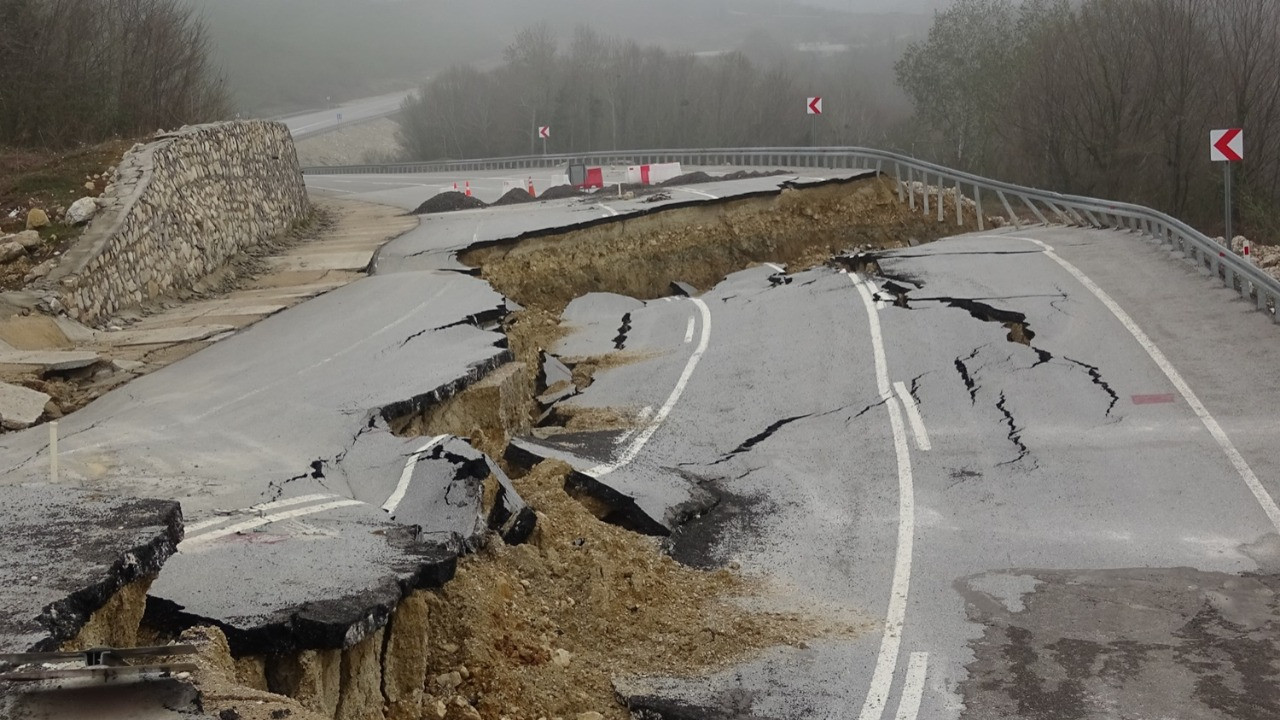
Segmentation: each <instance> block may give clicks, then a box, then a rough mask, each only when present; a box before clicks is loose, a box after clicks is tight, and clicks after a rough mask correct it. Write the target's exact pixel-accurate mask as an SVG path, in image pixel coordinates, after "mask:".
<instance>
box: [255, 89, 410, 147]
mask: <svg viewBox="0 0 1280 720" xmlns="http://www.w3.org/2000/svg"><path fill="white" fill-rule="evenodd" d="M412 93H413V91H410V90H406V91H401V92H395V93H390V94H388V95H379V96H377V97H371V98H363V99H360V100H352V101H350V102H347V103H344V104H342V105H337V106H335V107H332V108H328V109H326V110H313V111H309V112H305V113H302V114H299V115H290V116H287V117H283V118H280V122H282V123H284V124H285V125H287V126H288V127H289V130H290V132H292V133H293V137H294V139H299V140H300V139H302V138H305V137H310V136H312V135H319V134H320V133H324V132H328V131H330V130H335V129H337V128H339V127H341V126H343V125H350V124H352V123H357V122H361V121H364V120H373V119H375V118H380V117H386V116H387V115H393V114H395V113H397V112H399V111H400V107H401V106H402V105H403V104H404V101H405V99H406V98H407V97H409V95H411V94H412Z"/></svg>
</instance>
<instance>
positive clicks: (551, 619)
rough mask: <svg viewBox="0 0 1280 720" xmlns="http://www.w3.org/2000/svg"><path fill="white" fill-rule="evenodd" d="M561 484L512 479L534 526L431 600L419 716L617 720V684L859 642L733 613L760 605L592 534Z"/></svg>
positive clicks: (554, 467) (547, 478)
mask: <svg viewBox="0 0 1280 720" xmlns="http://www.w3.org/2000/svg"><path fill="white" fill-rule="evenodd" d="M569 472H570V468H569V466H568V465H565V464H564V463H560V462H556V461H548V462H543V463H541V464H539V465H537V466H536V467H535V468H534V469H533V470H532V471H531V472H530V473H529V474H528V475H526V476H524V477H523V478H519V479H516V480H515V481H514V482H515V484H516V488H517V490H518V491H519V492H520V495H521V496H522V497H523V498H524V499H525V500H526V501H527V502H528V503H529V504H530V506H531V507H533V508H534V509H535V510H536V511H537V513H538V523H537V528H536V529H535V530H534V533H533V536H532V537H531V538H530V540H529V542H527V543H526V544H524V545H518V546H515V547H511V546H507V545H505V544H502V543H499V542H494V543H490V544H489V545H488V546H487V547H486V548H485V549H483V550H482V551H480V552H479V553H477V554H476V555H473V556H469V557H467V558H464V559H463V560H462V561H461V563H460V564H459V567H458V572H457V575H456V577H455V578H454V580H453V581H452V582H450V583H449V584H448V585H446V586H445V588H444V589H443V590H442V591H441V592H440V593H439V594H438V595H436V596H434V597H433V598H432V600H431V602H432V607H431V609H430V617H431V618H433V620H435V621H436V622H435V623H434V624H433V628H432V634H431V641H432V644H433V645H432V648H431V650H432V652H431V653H430V659H429V662H430V670H429V672H428V680H427V694H428V698H427V702H426V703H425V705H426V707H427V708H432V707H433V706H434V707H435V708H436V709H437V711H440V710H442V711H443V714H440V715H437V716H438V717H442V718H445V719H446V720H460V719H462V718H472V719H473V718H475V717H485V718H490V717H492V718H498V717H504V716H505V717H509V718H511V719H512V720H535V719H536V718H543V717H545V718H551V717H562V718H573V717H577V716H578V715H579V714H580V713H590V712H597V713H600V714H601V716H603V717H604V718H614V719H616V720H622V719H623V718H627V717H628V714H627V712H626V710H625V709H624V708H622V707H621V706H620V705H619V704H618V702H617V700H616V699H615V697H614V693H613V689H612V684H611V683H612V680H613V678H615V677H618V676H623V675H636V674H662V675H673V674H675V675H680V674H693V673H698V672H702V671H705V670H707V669H709V668H714V667H719V666H723V665H725V664H728V663H732V662H735V661H737V660H740V659H742V658H743V657H745V656H746V655H747V654H748V653H750V652H751V651H753V650H757V649H761V648H766V647H772V646H777V645H792V646H802V645H803V643H805V642H806V641H808V640H810V639H812V638H814V637H817V636H819V635H824V634H830V633H836V632H845V633H847V632H856V631H859V630H862V628H853V627H850V626H845V625H837V624H834V623H829V622H825V621H820V620H816V619H812V618H802V617H799V616H795V615H785V614H771V613H758V612H749V611H747V610H745V609H743V608H742V607H740V606H738V605H737V604H735V603H734V602H733V600H732V599H733V598H735V597H741V596H745V595H750V594H754V593H756V592H758V591H759V588H758V587H756V585H755V583H754V582H753V581H751V580H750V579H747V578H744V577H742V576H740V575H738V574H736V573H734V572H731V571H728V570H719V571H715V572H706V571H701V570H695V569H692V568H688V567H685V566H683V565H680V564H679V563H677V562H676V561H675V560H673V559H671V558H670V557H668V556H667V555H664V554H663V553H661V552H660V551H659V549H658V547H657V545H656V544H655V541H654V540H653V539H652V538H647V537H643V536H640V535H636V534H634V533H631V532H628V531H626V530H623V529H621V528H617V527H614V526H611V525H606V524H604V523H602V522H600V521H599V520H597V519H596V517H595V516H594V515H592V514H591V513H590V512H589V511H588V510H587V509H586V508H585V507H583V506H582V505H581V504H580V503H579V502H578V501H576V500H574V499H572V498H571V497H569V495H568V494H567V493H566V492H565V489H564V484H565V478H566V477H567V475H568V473H569ZM476 713H478V715H477V714H476ZM428 716H429V717H430V716H431V715H430V711H428Z"/></svg>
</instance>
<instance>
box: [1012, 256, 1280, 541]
mask: <svg viewBox="0 0 1280 720" xmlns="http://www.w3.org/2000/svg"><path fill="white" fill-rule="evenodd" d="M986 237H994V238H1013V239H1014V240H1025V241H1027V242H1031V243H1035V244H1036V245H1039V246H1040V247H1041V248H1043V249H1044V254H1045V256H1047V257H1048V258H1049V259H1050V260H1052V261H1054V262H1056V263H1057V264H1058V265H1060V266H1061V267H1062V268H1063V269H1064V270H1066V271H1067V272H1069V273H1071V275H1072V276H1074V277H1075V279H1076V280H1078V281H1080V284H1081V285H1083V286H1085V288H1086V289H1087V290H1088V291H1089V292H1091V293H1093V295H1094V297H1096V298H1098V300H1099V301H1101V302H1102V304H1103V305H1105V306H1106V308H1107V309H1108V310H1110V311H1111V314H1112V315H1114V316H1115V317H1116V319H1117V320H1119V321H1120V324H1121V325H1123V326H1124V328H1125V329H1126V330H1128V331H1129V334H1130V335H1132V336H1133V339H1134V340H1137V341H1138V344H1139V345H1141V346H1142V349H1143V350H1146V351H1147V355H1149V356H1151V360H1152V361H1153V362H1155V364H1156V366H1157V367H1159V368H1160V370H1161V372H1163V373H1164V374H1165V377H1167V378H1169V382H1170V383H1172V384H1173V387H1174V388H1175V389H1177V391H1178V394H1180V395H1182V399H1183V400H1186V401H1187V405H1188V406H1189V407H1190V408H1191V410H1192V412H1194V413H1195V414H1196V417H1198V418H1200V422H1201V423H1203V424H1204V427H1205V429H1206V430H1208V431H1209V434H1210V435H1212V436H1213V439H1214V441H1215V442H1217V443H1218V447H1219V448H1221V449H1222V452H1223V454H1224V455H1226V456H1227V460H1228V461H1229V462H1230V463H1231V465H1232V467H1234V468H1235V469H1236V473H1238V474H1239V475H1240V479H1241V480H1243V481H1244V484H1245V485H1246V486H1247V487H1248V488H1249V491H1250V492H1252V493H1253V497H1254V499H1256V500H1257V501H1258V504H1259V505H1261V506H1262V511H1263V512H1265V513H1266V514H1267V517H1268V518H1269V519H1270V520H1271V524H1272V525H1274V526H1275V528H1276V530H1277V531H1280V506H1277V505H1276V501H1275V498H1273V497H1271V494H1270V493H1268V492H1267V489H1266V488H1265V487H1263V485H1262V482H1261V481H1260V480H1258V476H1257V475H1256V474H1255V473H1254V472H1253V468H1251V467H1249V463H1248V462H1246V461H1245V459H1244V456H1243V455H1241V454H1240V451H1239V450H1237V449H1236V446H1235V444H1234V443H1232V442H1231V438H1229V437H1227V433H1226V431H1225V430H1223V429H1222V426H1221V425H1219V424H1218V421H1217V420H1215V419H1214V417H1213V415H1212V414H1210V413H1209V409H1208V408H1206V407H1205V406H1204V403H1202V402H1200V398H1199V397H1197V396H1196V394H1195V392H1193V391H1192V390H1191V386H1190V385H1188V384H1187V381H1186V380H1184V379H1183V378H1182V374H1181V373H1179V372H1178V370H1177V369H1176V368H1174V367H1173V363H1171V362H1169V359H1168V358H1166V357H1165V355H1164V353H1163V352H1161V350H1160V348H1159V347H1156V344H1155V342H1153V341H1152V340H1151V338H1150V337H1148V336H1147V334H1146V333H1145V332H1143V330H1142V328H1141V327H1139V326H1138V323H1136V322H1134V320H1133V318H1132V317H1130V316H1129V313H1127V312H1125V311H1124V308H1122V307H1120V304H1119V303H1117V302H1116V301H1115V300H1113V299H1112V298H1111V296H1110V295H1108V294H1107V293H1106V291H1105V290H1103V289H1102V288H1100V287H1098V285H1097V284H1096V283H1094V282H1093V280H1090V279H1089V276H1087V275H1085V274H1084V273H1083V272H1081V271H1080V268H1077V267H1076V266H1075V265H1072V264H1071V263H1069V262H1067V261H1066V260H1063V259H1062V258H1061V257H1059V256H1058V254H1057V253H1056V252H1054V251H1053V247H1052V246H1050V245H1048V244H1047V243H1044V242H1041V241H1039V240H1036V239H1035V238H1028V237H1015V236H1013V235H992V236H986Z"/></svg>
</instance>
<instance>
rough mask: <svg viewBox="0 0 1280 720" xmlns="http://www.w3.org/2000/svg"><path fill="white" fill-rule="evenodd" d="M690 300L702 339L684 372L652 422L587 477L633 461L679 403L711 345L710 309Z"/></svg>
mask: <svg viewBox="0 0 1280 720" xmlns="http://www.w3.org/2000/svg"><path fill="white" fill-rule="evenodd" d="M690 300H692V301H693V304H695V305H697V306H698V311H699V312H700V313H701V314H702V338H701V339H700V340H698V346H697V347H696V348H694V350H693V354H692V355H690V356H689V362H688V363H686V364H685V366H684V372H682V373H680V379H679V380H678V381H676V386H675V388H674V389H673V390H672V391H671V394H670V395H668V396H667V401H666V402H665V403H663V404H662V407H661V408H659V409H658V413H657V414H656V415H654V416H653V421H652V422H650V423H649V424H648V425H647V426H646V427H645V429H644V430H641V431H640V433H639V434H638V435H636V438H635V439H634V440H632V441H631V444H630V445H628V446H627V449H626V451H625V452H623V453H622V456H621V457H619V458H618V459H617V460H615V461H613V462H611V463H602V464H600V465H596V466H595V467H593V468H591V469H590V470H587V474H588V475H591V476H592V477H600V476H601V475H607V474H609V473H611V472H613V471H614V470H617V469H618V468H620V467H622V466H623V465H626V464H627V463H629V462H631V461H632V460H634V459H635V458H636V455H639V454H640V450H641V448H643V447H644V445H645V443H647V442H649V438H651V437H653V434H654V433H655V432H657V431H658V428H659V427H660V426H661V425H662V421H663V420H666V419H667V415H669V414H671V408H673V407H675V405H676V403H677V402H679V400H680V396H681V395H683V394H684V389H685V386H686V385H688V384H689V378H690V377H692V376H693V371H694V369H695V368H697V367H698V361H700V360H701V359H702V355H703V353H705V352H706V351H707V346H708V345H709V344H710V343H711V308H709V307H707V304H706V303H705V302H703V301H702V300H701V299H700V298H690Z"/></svg>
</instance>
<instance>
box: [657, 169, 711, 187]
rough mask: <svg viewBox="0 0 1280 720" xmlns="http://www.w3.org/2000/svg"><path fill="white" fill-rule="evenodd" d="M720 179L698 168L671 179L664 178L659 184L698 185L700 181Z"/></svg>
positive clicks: (706, 181)
mask: <svg viewBox="0 0 1280 720" xmlns="http://www.w3.org/2000/svg"><path fill="white" fill-rule="evenodd" d="M718 179H719V178H713V177H711V176H710V175H708V174H706V173H704V172H702V171H701V170H698V171H696V172H691V173H685V174H684V175H677V176H675V177H673V178H671V179H670V180H664V181H662V182H660V183H658V184H659V185H664V186H670V185H697V184H698V183H709V182H712V181H714V180H718Z"/></svg>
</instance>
